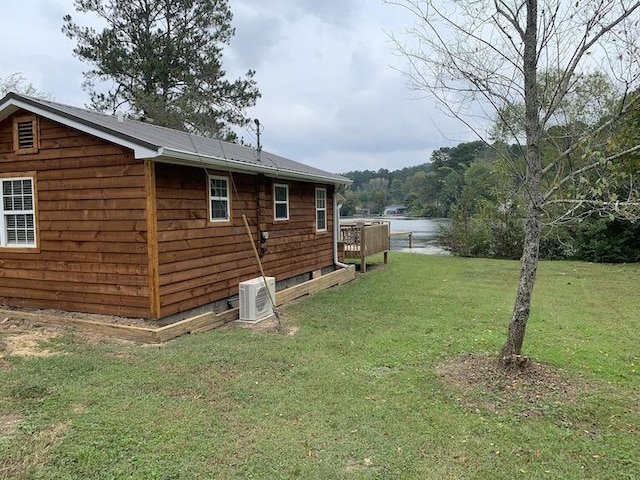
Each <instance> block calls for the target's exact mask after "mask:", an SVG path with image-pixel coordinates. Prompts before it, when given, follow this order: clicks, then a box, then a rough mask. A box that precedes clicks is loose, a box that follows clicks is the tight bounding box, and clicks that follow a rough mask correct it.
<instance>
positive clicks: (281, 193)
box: [273, 183, 289, 220]
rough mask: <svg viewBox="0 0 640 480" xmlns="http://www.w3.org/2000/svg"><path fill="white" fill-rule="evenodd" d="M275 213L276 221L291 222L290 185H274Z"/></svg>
mask: <svg viewBox="0 0 640 480" xmlns="http://www.w3.org/2000/svg"><path fill="white" fill-rule="evenodd" d="M273 211H274V217H275V219H276V220H289V185H283V184H280V183H276V184H274V185H273Z"/></svg>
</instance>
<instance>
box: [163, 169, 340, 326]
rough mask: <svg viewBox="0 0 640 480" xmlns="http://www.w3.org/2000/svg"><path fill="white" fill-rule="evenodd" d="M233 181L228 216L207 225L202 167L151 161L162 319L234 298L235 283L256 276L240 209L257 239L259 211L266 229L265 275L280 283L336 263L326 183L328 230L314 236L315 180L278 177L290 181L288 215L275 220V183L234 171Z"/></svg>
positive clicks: (330, 194)
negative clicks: (153, 177) (155, 195)
mask: <svg viewBox="0 0 640 480" xmlns="http://www.w3.org/2000/svg"><path fill="white" fill-rule="evenodd" d="M209 173H210V174H212V175H221V176H227V177H229V175H230V174H229V173H228V172H219V171H211V170H210V171H209ZM232 179H233V182H232V183H231V189H232V191H231V208H232V215H231V216H232V221H231V222H225V223H217V222H216V223H212V222H209V220H208V208H207V207H208V205H207V204H208V192H207V172H206V171H205V170H204V169H199V168H190V167H181V166H175V165H166V164H157V165H156V170H155V181H156V188H157V199H156V203H157V218H158V234H157V235H158V250H159V253H158V258H159V285H160V305H161V316H167V315H170V314H173V313H177V312H180V311H184V310H187V309H190V308H194V307H197V306H201V305H205V304H208V303H211V302H214V301H217V300H222V299H225V298H227V297H230V296H233V295H237V293H238V283H239V282H241V281H243V280H247V279H249V278H253V277H256V276H259V275H260V273H259V267H258V265H257V262H256V260H255V256H254V254H253V250H252V247H251V244H250V243H249V237H248V235H247V233H246V229H245V226H244V224H243V221H242V215H243V214H244V215H245V216H246V217H247V220H248V222H249V225H250V228H251V231H252V234H253V238H254V240H257V239H258V228H257V226H258V215H259V222H260V228H261V230H263V231H268V232H269V235H270V237H269V240H268V241H267V243H266V247H267V250H266V253H265V254H264V255H263V257H262V261H263V266H264V269H265V273H266V274H267V275H268V276H274V277H276V280H277V281H280V280H284V279H288V278H291V277H294V276H296V275H299V274H304V273H308V272H311V271H313V270H317V269H320V268H322V267H326V266H329V265H332V264H333V243H332V242H333V230H332V228H331V226H332V224H333V223H332V222H333V209H332V203H331V202H332V195H333V190H332V187H331V186H327V226H328V231H327V232H324V233H316V232H315V187H316V185H314V184H310V183H302V182H285V181H281V180H278V181H277V183H286V184H288V185H289V196H290V220H288V221H283V222H274V220H273V186H272V185H273V183H272V182H273V181H272V180H271V179H270V178H266V177H264V176H263V175H257V176H256V175H245V174H238V173H234V174H233V176H232ZM318 186H323V185H318ZM258 199H259V200H258ZM258 204H259V208H257V207H258Z"/></svg>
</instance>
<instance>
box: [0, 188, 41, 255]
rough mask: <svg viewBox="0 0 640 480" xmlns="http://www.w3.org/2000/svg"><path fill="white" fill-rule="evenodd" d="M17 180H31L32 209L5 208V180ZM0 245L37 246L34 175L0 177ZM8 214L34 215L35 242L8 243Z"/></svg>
mask: <svg viewBox="0 0 640 480" xmlns="http://www.w3.org/2000/svg"><path fill="white" fill-rule="evenodd" d="M16 180H20V181H23V180H29V181H30V182H31V209H28V210H27V209H23V210H6V211H5V209H4V182H12V181H16ZM0 197H1V200H0V247H4V248H37V247H38V226H37V221H36V182H35V180H34V178H33V177H3V178H0ZM8 215H32V216H33V243H8V239H7V216H8Z"/></svg>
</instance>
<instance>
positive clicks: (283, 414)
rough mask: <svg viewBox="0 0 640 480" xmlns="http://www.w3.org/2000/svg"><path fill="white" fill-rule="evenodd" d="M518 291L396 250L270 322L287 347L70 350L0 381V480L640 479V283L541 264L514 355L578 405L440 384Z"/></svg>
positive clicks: (243, 336) (194, 339)
mask: <svg viewBox="0 0 640 480" xmlns="http://www.w3.org/2000/svg"><path fill="white" fill-rule="evenodd" d="M377 262H378V263H380V260H377ZM517 275H518V264H517V262H511V261H495V260H477V259H460V258H450V257H430V256H421V255H413V254H402V253H395V252H393V253H392V254H391V256H390V263H389V264H388V265H386V266H382V265H380V266H379V268H372V269H371V270H370V272H368V273H367V274H365V275H362V276H359V277H358V278H357V280H356V281H355V282H352V283H350V284H348V285H345V286H343V287H340V288H335V289H331V290H328V291H326V292H323V293H321V294H318V295H316V296H314V297H312V298H308V299H305V300H303V301H299V302H297V303H295V304H293V305H290V306H288V307H286V308H284V309H282V320H283V324H284V326H285V331H286V332H289V334H286V333H285V334H283V333H275V332H256V331H254V330H251V329H246V328H240V327H238V326H235V325H232V326H229V327H225V328H223V329H218V330H214V331H211V332H208V333H202V334H198V335H191V336H185V337H182V338H179V339H176V340H174V341H171V342H170V343H167V344H166V345H162V346H143V345H138V344H133V343H125V342H118V341H107V340H103V341H101V342H88V341H86V340H85V339H83V338H81V337H77V336H74V335H73V334H71V333H67V334H65V335H63V336H62V337H59V338H57V339H55V340H52V341H51V342H49V343H47V344H46V345H45V346H44V347H46V348H47V349H49V350H55V351H59V352H60V355H54V356H49V357H18V356H12V357H8V358H5V359H4V360H3V361H2V363H0V418H4V419H5V422H4V423H5V429H4V431H2V430H0V478H12V479H14V478H15V479H21V478H25V479H26V478H29V479H31V478H33V479H53V478H56V479H128V478H135V479H174V478H184V479H191V478H200V479H213V478H215V479H235V478H237V479H249V478H255V479H290V478H302V479H342V478H344V479H360V478H363V479H369V478H371V479H373V478H381V479H382V478H385V479H458V478H465V479H466V478H469V479H471V478H475V479H514V478H516V479H520V478H542V479H546V478H549V479H551V478H553V479H557V478H567V479H582V478H584V479H596V478H597V479H616V480H620V479H637V478H640V460H639V457H638V451H639V447H638V445H639V444H640V439H639V433H640V393H639V392H640V374H639V367H640V365H639V362H640V347H639V346H640V334H639V327H640V321H639V315H638V313H639V312H640V265H594V264H586V263H571V262H543V263H542V264H541V266H540V271H539V276H538V284H537V286H536V291H535V293H534V306H533V312H532V316H531V319H530V323H529V329H528V334H527V338H526V341H525V350H526V352H525V353H526V354H527V355H530V356H531V357H533V358H534V359H535V360H537V361H539V362H542V363H544V364H546V365H549V366H551V367H553V368H556V369H557V370H558V373H559V374H560V375H561V376H563V378H566V381H567V383H568V384H571V385H574V386H575V388H576V394H575V395H569V396H566V397H565V396H556V397H550V398H548V399H545V398H541V399H540V400H535V399H534V400H531V399H529V400H526V401H524V400H523V401H522V404H517V403H516V404H513V403H512V404H507V405H505V404H504V403H501V398H500V397H501V395H500V394H499V392H498V394H496V392H489V391H483V390H482V389H474V390H471V391H462V390H457V389H456V388H455V387H454V386H451V385H450V384H448V383H446V382H444V381H443V378H442V377H441V376H440V375H439V374H438V372H437V371H436V368H437V367H438V365H440V364H442V363H443V362H445V361H448V360H451V359H453V358H456V357H457V356H459V355H462V354H465V353H474V354H494V353H497V351H498V350H499V348H500V346H501V344H502V341H503V340H504V337H505V334H506V325H507V322H508V319H509V315H510V311H511V306H512V302H513V297H514V293H515V287H516V282H517ZM296 328H297V330H295V332H292V331H291V330H292V329H296ZM292 333H295V334H292ZM5 336H6V335H5ZM2 340H3V336H2V335H1V334H0V342H1V341H2ZM470 399H479V400H480V401H479V402H475V403H474V402H470V401H469V400H470ZM530 401H534V402H535V403H536V409H535V411H536V412H537V413H535V414H531V415H528V414H523V412H526V411H528V410H529V407H530V405H526V404H525V403H527V402H530ZM470 405H477V406H470ZM11 419H13V420H14V422H13V423H16V422H19V423H17V428H9V427H8V426H7V425H9V424H10V423H11V422H10V421H9V420H11ZM0 425H2V423H0Z"/></svg>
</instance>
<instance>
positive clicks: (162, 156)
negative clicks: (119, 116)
mask: <svg viewBox="0 0 640 480" xmlns="http://www.w3.org/2000/svg"><path fill="white" fill-rule="evenodd" d="M152 160H154V161H157V162H162V163H171V164H175V165H185V166H189V167H201V168H217V169H220V170H226V171H232V172H240V173H248V174H254V175H257V174H259V173H263V174H265V175H268V176H270V177H273V178H282V179H288V180H302V181H306V182H318V183H328V184H332V185H349V184H351V183H352V180H351V179H349V178H346V177H339V178H337V177H336V176H327V175H320V174H312V173H304V172H296V171H294V170H285V169H282V168H276V167H274V166H270V165H256V164H255V163H245V162H239V161H237V160H231V159H228V158H219V157H213V156H208V155H200V154H194V153H191V152H185V151H181V150H173V149H169V148H160V149H159V150H158V155H157V156H155V157H153V158H152Z"/></svg>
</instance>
